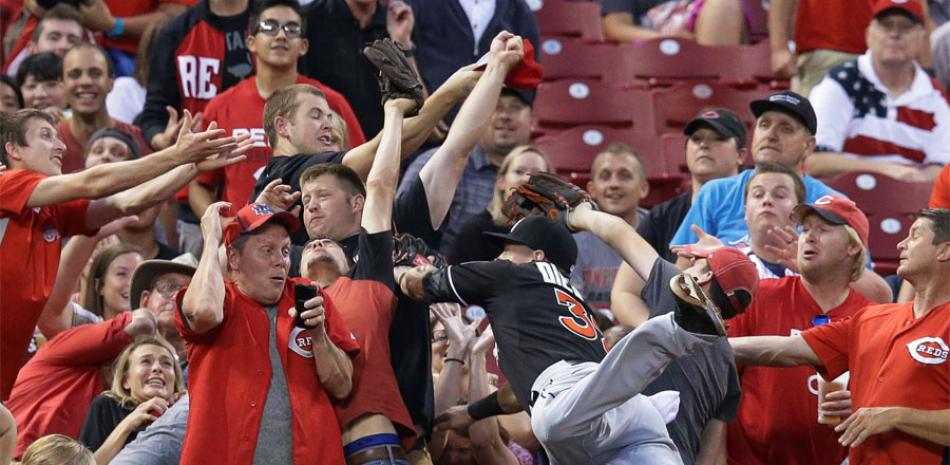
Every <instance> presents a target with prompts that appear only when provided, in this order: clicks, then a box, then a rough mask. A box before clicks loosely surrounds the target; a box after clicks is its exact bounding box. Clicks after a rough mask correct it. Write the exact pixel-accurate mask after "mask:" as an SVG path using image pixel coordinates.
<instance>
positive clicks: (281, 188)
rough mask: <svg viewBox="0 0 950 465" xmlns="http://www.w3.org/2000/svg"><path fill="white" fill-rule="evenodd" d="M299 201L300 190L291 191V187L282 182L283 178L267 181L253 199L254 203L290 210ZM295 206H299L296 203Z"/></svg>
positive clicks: (279, 209) (277, 209)
mask: <svg viewBox="0 0 950 465" xmlns="http://www.w3.org/2000/svg"><path fill="white" fill-rule="evenodd" d="M299 201H300V192H299V191H298V192H292V191H291V187H290V186H288V185H287V184H283V180H282V179H280V178H277V179H275V180H273V181H271V182H269V183H267V186H265V187H264V190H262V191H261V193H260V194H259V195H258V196H257V198H256V199H254V203H261V204H264V205H267V206H268V207H271V208H273V209H274V210H276V211H287V210H290V209H291V208H294V205H296V204H297V202H299ZM296 208H300V205H297V207H296Z"/></svg>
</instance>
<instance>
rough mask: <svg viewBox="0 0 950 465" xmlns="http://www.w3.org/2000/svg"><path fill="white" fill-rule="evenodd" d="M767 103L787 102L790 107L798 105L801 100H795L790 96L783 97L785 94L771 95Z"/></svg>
mask: <svg viewBox="0 0 950 465" xmlns="http://www.w3.org/2000/svg"><path fill="white" fill-rule="evenodd" d="M769 101H770V102H787V103H791V104H792V105H798V104H799V103H801V102H802V101H801V100H798V99H797V98H795V97H792V96H791V95H785V94H778V95H773V96H771V97H769Z"/></svg>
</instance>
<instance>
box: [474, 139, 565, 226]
mask: <svg viewBox="0 0 950 465" xmlns="http://www.w3.org/2000/svg"><path fill="white" fill-rule="evenodd" d="M526 153H533V154H536V155H538V156H540V157H541V159H543V160H544V166H545V169H544V172H545V173H550V172H551V171H553V170H552V168H551V160H550V159H549V158H548V154H546V153H544V150H541V147H538V146H537V145H531V144H525V145H519V146H517V147H515V148H513V149H511V152H508V156H506V157H505V159H504V160H503V161H502V162H501V166H499V167H498V174H497V175H496V176H495V182H496V183H497V182H498V180H499V179H501V178H503V177H505V175H506V174H508V170H510V169H511V165H512V164H514V162H515V159H516V158H518V157H520V156H521V155H524V154H526ZM504 204H505V193H504V192H502V191H501V190H499V189H498V188H497V187H496V188H495V193H494V195H492V199H491V204H489V205H488V213H489V214H491V219H492V221H493V222H494V223H495V224H497V225H499V226H500V225H503V224H506V223H508V217H507V216H505V214H504V213H502V211H501V207H502V206H504Z"/></svg>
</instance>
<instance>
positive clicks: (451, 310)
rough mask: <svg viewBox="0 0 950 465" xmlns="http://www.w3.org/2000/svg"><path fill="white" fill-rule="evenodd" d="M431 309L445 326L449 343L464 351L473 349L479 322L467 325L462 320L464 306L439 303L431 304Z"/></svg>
mask: <svg viewBox="0 0 950 465" xmlns="http://www.w3.org/2000/svg"><path fill="white" fill-rule="evenodd" d="M429 310H432V313H433V314H435V317H436V318H438V320H439V321H440V322H441V323H442V326H444V327H445V334H446V335H447V336H448V337H449V345H450V346H451V347H454V348H455V349H457V350H461V351H463V352H464V353H468V351H469V350H471V344H472V341H474V340H475V326H476V325H477V323H472V324H469V325H466V324H465V322H464V321H462V307H461V306H460V305H459V304H452V303H438V304H432V305H430V306H429Z"/></svg>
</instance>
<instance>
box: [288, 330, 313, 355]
mask: <svg viewBox="0 0 950 465" xmlns="http://www.w3.org/2000/svg"><path fill="white" fill-rule="evenodd" d="M305 331H306V330H305V329H303V328H297V327H294V330H293V331H291V332H290V339H288V341H287V347H288V348H289V349H290V350H292V351H294V353H296V354H297V355H300V356H301V357H306V358H313V338H312V337H310V335H309V334H307V333H306V332H305Z"/></svg>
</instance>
